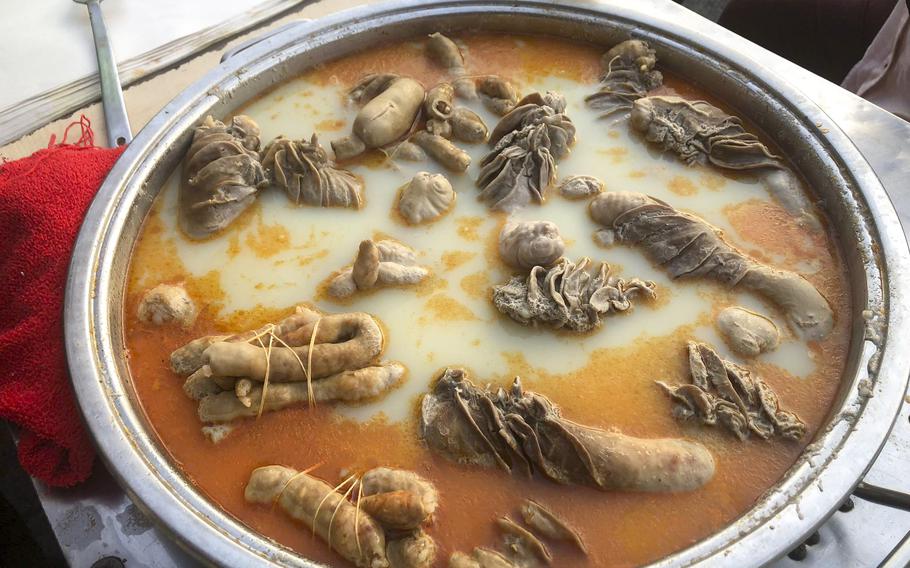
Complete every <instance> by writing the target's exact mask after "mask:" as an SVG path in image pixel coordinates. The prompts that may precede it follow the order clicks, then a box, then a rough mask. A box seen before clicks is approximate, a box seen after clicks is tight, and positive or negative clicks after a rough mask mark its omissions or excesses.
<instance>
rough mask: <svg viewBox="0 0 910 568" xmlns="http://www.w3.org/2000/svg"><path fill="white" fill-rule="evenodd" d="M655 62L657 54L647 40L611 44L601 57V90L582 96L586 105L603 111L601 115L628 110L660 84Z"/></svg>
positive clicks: (661, 76) (660, 76) (661, 78)
mask: <svg viewBox="0 0 910 568" xmlns="http://www.w3.org/2000/svg"><path fill="white" fill-rule="evenodd" d="M655 65H657V53H656V52H655V51H654V50H653V49H652V48H651V46H650V45H648V42H646V41H642V40H639V39H630V40H626V41H624V42H622V43H619V44H617V45H615V46H613V47H612V48H610V50H609V51H607V52H606V53H604V55H603V57H601V60H600V66H601V68H602V69H603V75H601V78H600V89H599V90H598V91H597V92H596V93H594V94H593V95H589V96H588V97H587V98H586V99H585V100H586V101H587V103H588V106H590V107H591V108H593V109H595V110H602V111H604V114H603V116H609V115H610V114H613V113H614V112H619V111H623V110H629V109H631V108H632V103H633V102H635V101H636V100H638V99H640V98H642V97H644V96H646V95H647V94H648V91H652V90H654V89H656V88H657V87H659V86H661V84H662V83H663V75H661V73H660V71H655V70H654V66H655Z"/></svg>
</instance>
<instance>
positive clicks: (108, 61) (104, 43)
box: [87, 0, 133, 146]
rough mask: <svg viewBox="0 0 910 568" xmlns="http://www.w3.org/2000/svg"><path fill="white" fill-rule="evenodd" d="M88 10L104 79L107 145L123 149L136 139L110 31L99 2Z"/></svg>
mask: <svg viewBox="0 0 910 568" xmlns="http://www.w3.org/2000/svg"><path fill="white" fill-rule="evenodd" d="M87 6H88V16H89V19H90V20H91V22H92V35H93V36H94V37H95V54H96V55H97V57H98V72H99V74H100V75H101V103H102V107H103V108H104V121H105V123H106V129H107V139H108V144H109V145H110V146H122V145H123V144H126V143H127V142H129V141H130V140H132V139H133V133H132V132H131V131H130V119H129V116H128V115H127V114H126V103H125V102H124V101H123V89H121V87H120V76H119V75H118V74H117V65H116V63H114V52H113V50H112V49H111V42H110V39H109V38H108V37H107V28H105V27H104V18H103V17H102V15H101V5H100V2H99V0H89V1H88V2H87Z"/></svg>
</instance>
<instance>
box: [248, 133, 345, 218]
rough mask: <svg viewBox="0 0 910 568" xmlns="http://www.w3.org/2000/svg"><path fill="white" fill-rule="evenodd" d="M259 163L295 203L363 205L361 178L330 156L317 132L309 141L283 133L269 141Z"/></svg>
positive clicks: (275, 183)
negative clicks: (338, 165)
mask: <svg viewBox="0 0 910 568" xmlns="http://www.w3.org/2000/svg"><path fill="white" fill-rule="evenodd" d="M262 165H263V167H264V168H265V171H266V174H267V175H268V177H269V180H270V181H271V182H272V184H274V185H277V186H278V187H280V188H281V189H283V190H284V191H285V193H287V195H288V197H289V198H290V199H291V200H292V201H293V202H294V203H297V204H300V203H305V204H307V205H315V206H316V207H352V208H354V209H360V208H361V207H363V195H362V193H363V182H362V181H361V180H360V178H358V177H357V176H355V175H354V174H353V173H351V172H349V171H348V170H345V169H343V168H339V167H337V166H336V165H335V162H334V161H333V160H331V159H329V157H328V154H327V153H326V151H325V149H324V148H323V147H322V145H321V144H319V140H318V139H317V138H316V134H313V136H312V138H310V141H309V142H307V141H306V140H289V139H287V138H285V137H283V136H279V137H278V138H276V139H274V140H272V141H271V142H269V144H268V146H266V147H265V150H264V151H263V158H262Z"/></svg>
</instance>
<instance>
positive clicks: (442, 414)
mask: <svg viewBox="0 0 910 568" xmlns="http://www.w3.org/2000/svg"><path fill="white" fill-rule="evenodd" d="M420 436H421V439H422V440H423V441H424V442H425V443H426V444H427V446H429V448H430V449H431V450H433V451H435V452H437V453H439V454H441V455H443V456H444V457H446V458H448V459H450V460H453V461H455V462H458V463H463V464H471V465H476V466H481V467H499V468H501V469H503V470H504V471H506V472H510V473H513V474H515V475H521V476H524V477H530V476H531V473H532V472H533V471H538V472H540V474H541V475H543V476H544V477H546V478H548V479H550V480H551V481H555V482H556V483H561V484H566V485H568V484H576V485H586V486H588V487H593V488H595V489H600V490H602V491H608V490H628V491H691V490H694V489H697V488H699V487H701V486H702V485H704V484H705V483H707V482H708V480H710V479H711V478H712V477H713V475H714V458H713V457H712V456H711V454H710V452H708V450H707V449H706V448H705V447H704V446H702V445H701V444H697V443H695V442H689V441H686V440H678V439H671V438H660V439H658V438H654V439H645V438H634V437H631V436H626V435H624V434H620V433H619V432H610V431H605V430H601V429H599V428H592V427H590V426H584V425H582V424H577V423H575V422H572V421H570V420H567V419H566V418H563V417H562V416H561V414H560V412H559V408H558V407H557V406H556V405H554V404H553V403H552V402H551V401H550V400H549V399H548V398H546V397H544V396H543V395H540V394H537V393H533V392H524V391H523V389H522V387H521V381H520V380H519V379H518V378H517V377H516V379H515V382H514V383H513V385H512V387H511V389H509V390H508V391H506V390H504V389H501V388H500V389H499V390H497V391H495V392H494V391H492V390H489V389H481V388H479V387H477V386H475V385H474V384H473V383H472V382H471V381H470V380H468V379H467V376H466V374H465V371H464V370H462V369H446V371H445V373H444V374H443V375H442V377H440V379H439V380H438V381H437V382H436V385H435V387H434V388H433V391H432V392H431V393H429V394H427V395H425V396H424V397H423V400H422V401H421V407H420Z"/></svg>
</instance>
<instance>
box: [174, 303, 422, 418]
mask: <svg viewBox="0 0 910 568" xmlns="http://www.w3.org/2000/svg"><path fill="white" fill-rule="evenodd" d="M383 346H384V340H383V334H382V330H381V328H380V327H379V324H378V323H377V322H376V320H374V319H373V318H372V317H371V316H369V315H367V314H364V313H350V314H331V315H323V314H321V313H319V312H317V311H315V310H311V309H309V308H303V307H298V308H297V312H296V313H295V314H294V315H292V316H290V317H288V318H285V319H284V320H282V321H281V322H279V323H277V324H274V325H273V324H269V325H266V326H264V327H262V328H260V329H258V330H252V331H248V332H244V333H240V334H236V335H233V336H214V337H203V338H199V339H196V340H193V341H191V342H190V343H188V344H187V345H185V346H183V347H181V348H180V349H177V350H176V351H174V353H172V354H171V366H172V368H174V369H175V371H179V372H180V373H181V374H184V375H187V374H188V375H189V376H188V377H187V379H186V382H185V383H184V392H185V393H186V394H187V396H189V397H190V398H192V399H194V400H198V401H199V407H198V412H199V418H200V420H201V421H202V422H215V423H220V422H228V421H231V420H234V419H236V418H240V417H244V416H258V415H259V414H260V413H261V412H264V411H271V410H278V409H281V408H285V407H287V406H289V405H292V404H296V403H299V402H304V401H307V402H314V403H315V402H329V401H346V402H355V401H361V400H366V399H372V398H376V397H378V396H380V395H382V394H384V393H386V392H388V390H390V389H391V388H392V387H394V386H395V385H397V384H398V383H399V382H400V381H401V379H402V377H404V375H405V372H406V370H405V368H404V366H403V365H401V364H400V363H396V362H383V361H380V360H379V357H380V356H381V354H382V350H383Z"/></svg>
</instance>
